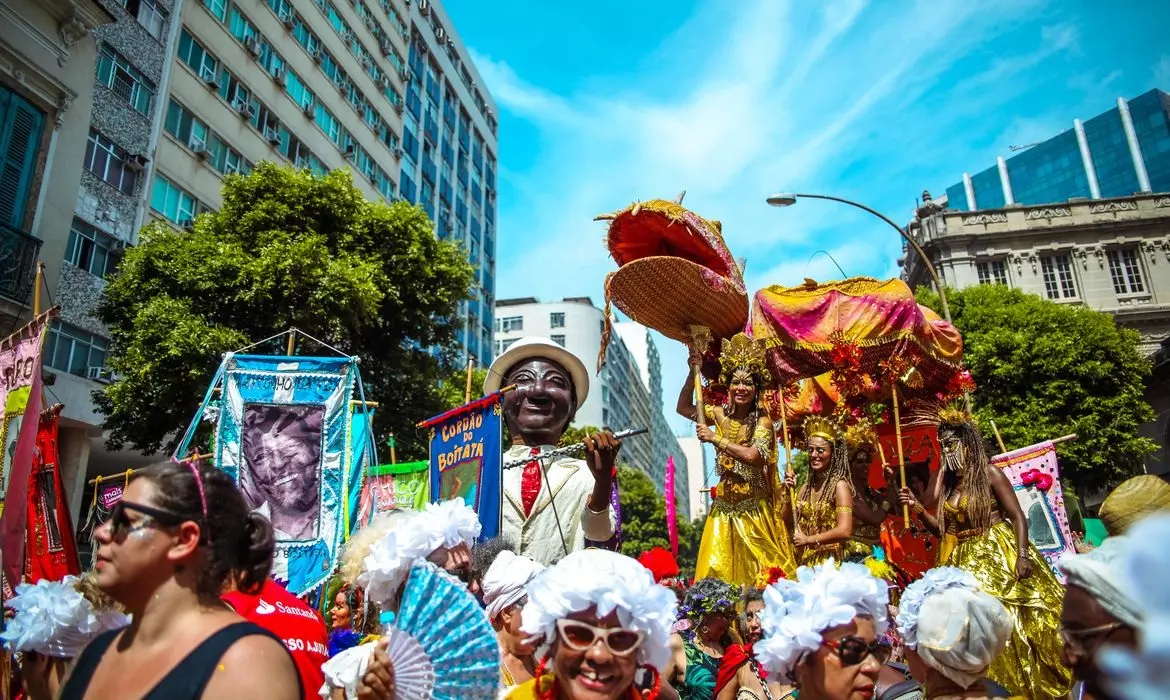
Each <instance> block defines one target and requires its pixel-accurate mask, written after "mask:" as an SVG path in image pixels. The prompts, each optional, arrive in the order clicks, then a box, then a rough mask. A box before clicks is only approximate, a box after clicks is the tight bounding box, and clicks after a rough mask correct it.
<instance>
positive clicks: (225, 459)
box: [176, 353, 366, 597]
mask: <svg viewBox="0 0 1170 700" xmlns="http://www.w3.org/2000/svg"><path fill="white" fill-rule="evenodd" d="M356 377H357V359H356V358H353V357H301V356H267V355H237V354H235V353H228V354H227V355H226V356H225V357H224V360H223V363H222V364H221V365H220V368H219V371H218V372H217V373H216V376H215V379H213V380H212V383H211V386H210V387H208V391H207V394H206V395H205V397H204V403H203V405H202V406H200V408H199V412H198V413H197V414H196V416H195V418H194V420H193V421H192V424H191V425H190V426H189V427H188V429H187V433H186V434H185V435H184V438H183V441H182V442H181V443H180V445H179V450H178V452H177V453H176V456H180V455H184V454H186V452H187V450H188V448H189V446H190V444H191V440H192V439H193V436H194V433H195V429H196V427H197V426H198V422H199V420H201V419H203V418H206V419H208V420H212V421H214V422H215V423H216V426H215V447H214V449H213V459H214V463H215V466H216V467H217V468H219V469H222V470H223V471H225V472H227V474H228V475H229V476H231V477H232V479H234V480H235V481H236V482H237V483H238V484H239V486H240V490H241V491H243V493H244V498H245V500H246V501H247V502H248V505H249V507H250V508H252V509H253V510H254V511H256V512H258V513H261V514H262V515H265V516H267V517H268V518H269V519H270V520H271V521H272V527H273V530H275V533H276V557H275V560H274V562H273V567H272V576H273V578H275V579H277V580H278V581H280V582H281V583H284V584H285V585H286V587H287V588H288V590H289V591H290V592H291V593H292V594H293V595H295V596H298V597H299V596H304V595H306V594H308V593H311V592H312V591H314V590H315V589H316V588H317V587H318V586H320V585H321V584H322V583H324V582H325V581H326V579H328V578H329V574H330V572H332V571H333V568H334V567H335V566H336V564H337V557H338V553H339V549H340V547H341V543H342V541H343V540H344V535H345V527H346V521H347V520H348V517H347V516H348V514H349V510H348V506H349V504H350V502H351V499H350V497H349V494H350V492H351V491H358V490H360V488H361V484H360V483H351V481H352V479H353V475H352V474H351V470H352V464H351V463H350V462H349V458H350V457H351V456H352V451H353V448H352V444H351V438H352V433H353V430H354V421H353V418H354V414H353V413H352V412H351V411H350V398H351V396H352V394H353V387H354V385H355V381H356ZM221 382H222V394H221V397H220V399H219V405H218V407H216V406H214V405H213V402H212V400H211V398H212V396H213V393H214V389H215V388H216V387H217V386H220V384H221ZM360 415H362V416H363V420H364V417H365V415H366V414H364V413H362V414H360ZM360 474H361V471H360V470H359V471H358V472H357V475H358V476H357V478H360Z"/></svg>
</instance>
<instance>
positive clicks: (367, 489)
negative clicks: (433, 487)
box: [358, 460, 431, 523]
mask: <svg viewBox="0 0 1170 700" xmlns="http://www.w3.org/2000/svg"><path fill="white" fill-rule="evenodd" d="M430 466H431V463H430V462H429V461H427V460H422V461H420V462H403V463H401V464H381V465H378V466H376V467H370V468H369V469H368V470H367V471H366V481H365V486H363V487H362V496H361V505H360V506H359V508H358V522H359V523H368V522H370V520H372V519H373V518H374V516H375V515H377V514H378V513H384V512H386V511H388V510H422V509H423V508H425V507H426V505H427V502H428V501H429V500H430V494H429V493H428V492H427V475H428V470H429V468H430Z"/></svg>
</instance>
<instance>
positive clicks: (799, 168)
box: [444, 0, 1170, 432]
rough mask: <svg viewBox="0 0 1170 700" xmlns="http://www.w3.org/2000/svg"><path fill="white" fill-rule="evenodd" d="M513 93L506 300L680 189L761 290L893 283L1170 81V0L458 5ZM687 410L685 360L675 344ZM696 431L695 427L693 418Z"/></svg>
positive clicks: (580, 276)
mask: <svg viewBox="0 0 1170 700" xmlns="http://www.w3.org/2000/svg"><path fill="white" fill-rule="evenodd" d="M444 6H445V7H446V9H447V11H448V13H449V15H450V16H451V18H452V20H453V22H454V24H455V26H456V28H457V30H458V32H459V34H460V35H461V37H462V38H463V41H464V43H465V44H467V46H468V47H469V49H470V50H471V52H472V55H473V58H474V60H475V62H476V65H477V66H478V68H479V70H480V73H481V75H482V76H483V78H484V82H485V83H486V84H487V87H488V88H489V90H490V91H491V93H492V95H493V97H494V98H495V100H496V103H497V105H498V107H499V115H500V134H499V139H500V146H499V158H500V169H499V170H500V178H499V179H500V193H499V199H498V202H499V211H498V229H499V239H498V240H499V242H498V254H497V274H496V280H497V297H498V298H508V297H513V296H536V297H540V298H541V299H543V300H546V301H547V300H555V299H560V298H562V297H567V296H591V297H592V298H593V300H594V301H595V303H596V304H597V305H599V306H600V304H601V301H602V298H603V294H602V283H603V280H604V277H605V274H606V273H607V272H610V271H611V270H613V269H614V264H613V262H612V260H610V259H609V257H608V254H607V252H606V250H605V247H604V244H603V242H602V237H603V235H604V227H603V225H602V224H600V223H595V222H594V221H593V220H592V219H593V216H594V215H596V214H599V213H602V212H608V211H612V210H615V209H618V208H621V207H623V206H626V205H628V204H630V203H631V202H633V201H636V200H641V199H651V198H672V197H674V196H675V195H677V193H678V192H679V191H681V190H684V189H685V190H686V191H687V198H686V204H687V205H688V206H689V207H690V208H692V209H694V210H695V211H697V212H698V213H700V214H702V215H704V216H706V217H708V218H714V219H719V220H721V221H722V222H723V231H724V235H725V237H726V238H727V242H728V245H729V246H730V247H731V250H732V251H733V253H734V254H735V255H736V256H742V257H745V258H746V259H747V271H746V275H745V276H746V278H747V282H748V288H749V291H753V292H754V291H755V290H756V289H759V288H760V287H763V286H766V285H769V284H786V285H787V284H795V283H799V282H800V281H801V280H802V279H803V278H804V277H806V276H807V277H813V278H816V279H830V278H836V277H839V276H840V275H839V274H838V273H837V272H836V268H835V267H834V266H833V263H832V262H831V261H830V260H829V259H828V258H827V257H826V256H825V255H820V254H817V251H828V252H829V253H831V254H832V256H833V257H834V258H835V259H836V261H837V262H838V263H839V264H840V265H841V266H842V267H843V268H844V270H845V272H846V273H847V274H849V275H874V276H879V277H881V276H895V275H897V273H898V267H897V264H896V260H897V258H898V257H899V256H900V255H901V245H900V243H899V239H898V238H897V234H895V233H894V232H893V231H892V230H890V229H889V228H888V227H886V226H885V225H884V224H882V223H881V222H880V221H878V220H876V219H873V218H872V217H869V216H868V215H865V214H863V213H861V212H854V211H852V210H850V209H849V208H848V207H844V206H843V205H838V204H833V203H830V202H816V201H804V202H802V203H800V204H798V205H797V206H794V207H790V208H787V209H774V208H771V207H768V206H766V205H765V204H764V197H765V196H766V195H767V194H769V193H770V192H774V191H803V192H815V193H826V194H834V195H837V196H842V197H848V198H851V199H856V200H859V201H862V202H865V203H867V204H869V205H870V206H873V207H875V208H877V209H879V210H881V211H883V212H885V213H886V214H887V215H889V216H890V217H892V218H893V219H894V220H895V221H899V222H905V221H907V220H909V218H910V217H911V215H912V211H913V207H914V204H915V198H916V197H918V196H919V195H920V193H921V192H922V190H923V189H927V190H930V191H931V192H932V193H933V194H934V195H935V196H941V195H942V194H943V191H944V190H945V189H946V188H947V187H948V186H950V185H952V184H954V183H955V182H957V181H958V180H959V179H960V178H961V176H962V173H963V172H964V171H967V172H971V173H975V172H978V171H980V170H983V169H984V168H986V167H988V166H990V165H992V164H993V163H994V160H995V157H996V156H997V155H1003V156H1005V157H1007V156H1009V155H1011V153H1010V151H1009V146H1011V145H1014V144H1027V143H1032V142H1036V141H1041V140H1044V139H1046V138H1049V137H1051V136H1053V135H1055V134H1057V133H1059V132H1060V131H1063V130H1065V129H1068V128H1071V126H1072V120H1073V118H1075V117H1080V118H1081V119H1087V118H1089V117H1092V116H1094V115H1096V114H1098V113H1100V112H1102V111H1105V110H1107V109H1109V108H1111V107H1112V106H1113V104H1114V102H1115V100H1116V98H1117V97H1127V98H1132V97H1135V96H1137V95H1139V94H1141V93H1143V92H1145V91H1147V90H1149V89H1151V88H1153V87H1159V88H1162V89H1164V90H1170V46H1168V45H1167V44H1166V43H1165V41H1164V35H1163V34H1161V30H1162V29H1164V28H1165V27H1166V26H1167V23H1168V21H1170V3H1165V2H1158V1H1157V0H1149V1H1146V2H1140V1H1131V2H1113V3H1098V2H1056V1H1055V0H980V1H979V2H971V1H970V0H968V1H966V2H946V1H940V0H930V1H926V0H923V1H921V2H909V1H903V0H881V1H880V2H879V1H878V0H873V1H871V2H866V1H865V0H842V1H841V2H820V1H815V0H792V1H791V2H786V1H784V0H757V1H754V2H753V1H751V0H746V1H741V2H729V1H727V0H724V1H723V2H717V1H714V0H711V1H708V2H704V1H702V0H690V1H684V0H671V1H666V0H647V1H643V2H617V1H616V0H594V1H593V2H590V3H561V2H536V1H535V0H530V1H528V2H506V1H504V0H497V1H495V2H483V0H445V2H444ZM657 341H658V345H659V350H660V351H661V352H662V356H663V365H664V384H665V386H666V390H665V393H666V396H665V397H664V398H665V400H666V402H667V403H668V404H673V397H674V396H675V388H674V387H677V386H678V385H679V384H680V383H681V382H682V380H683V377H684V376H685V373H686V367H685V364H686V355H685V351H684V350H683V348H682V346H681V345H679V344H678V343H675V342H673V341H669V340H666V339H664V338H662V337H661V336H659V337H658V338H657ZM672 424H673V425H674V426H675V427H676V429H678V431H679V432H682V431H684V430H686V429H687V424H686V423H685V421H682V420H681V419H675V420H674V421H673V422H672Z"/></svg>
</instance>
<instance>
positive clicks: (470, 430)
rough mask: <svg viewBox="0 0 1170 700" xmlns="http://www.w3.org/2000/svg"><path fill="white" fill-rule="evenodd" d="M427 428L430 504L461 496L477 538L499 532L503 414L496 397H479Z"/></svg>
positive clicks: (486, 537) (482, 538)
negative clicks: (477, 526)
mask: <svg viewBox="0 0 1170 700" xmlns="http://www.w3.org/2000/svg"><path fill="white" fill-rule="evenodd" d="M465 408H467V409H468V410H458V411H453V412H452V413H453V414H454V415H451V416H450V417H448V418H446V419H445V420H442V421H440V422H436V423H434V424H433V425H431V426H430V428H431V466H430V476H431V502H433V503H438V502H439V501H448V500H450V499H452V498H462V499H463V501H464V502H465V503H467V504H468V505H469V506H471V507H472V508H473V509H475V512H476V513H477V514H478V515H479V521H480V523H482V524H483V532H482V533H481V534H480V539H481V540H486V539H489V538H492V537H495V536H497V535H499V534H500V500H501V498H502V496H503V493H502V482H503V458H504V454H503V451H502V450H501V449H500V442H501V439H502V436H503V432H502V430H503V429H502V426H503V415H502V410H501V406H500V401H499V398H498V396H497V397H496V400H494V401H484V400H483V399H480V400H479V401H476V402H474V403H472V404H469V405H468V406H467V407H465Z"/></svg>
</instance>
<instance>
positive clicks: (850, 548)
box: [796, 539, 873, 566]
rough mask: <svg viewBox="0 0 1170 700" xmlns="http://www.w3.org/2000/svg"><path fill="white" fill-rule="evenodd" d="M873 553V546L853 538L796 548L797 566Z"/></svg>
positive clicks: (860, 556) (813, 564)
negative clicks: (834, 542)
mask: <svg viewBox="0 0 1170 700" xmlns="http://www.w3.org/2000/svg"><path fill="white" fill-rule="evenodd" d="M872 554H873V547H871V546H870V545H867V544H865V543H862V542H858V541H857V540H854V539H848V540H845V541H844V542H837V543H836V544H822V545H809V546H807V547H800V548H798V549H797V552H796V556H797V563H798V565H799V566H816V565H817V564H821V563H824V562H825V561H828V559H829V558H830V557H831V558H833V559H834V560H835V561H836V562H837V563H838V564H840V563H841V562H843V561H846V560H848V559H850V558H854V557H856V558H857V559H862V558H865V557H868V556H870V555H872Z"/></svg>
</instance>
